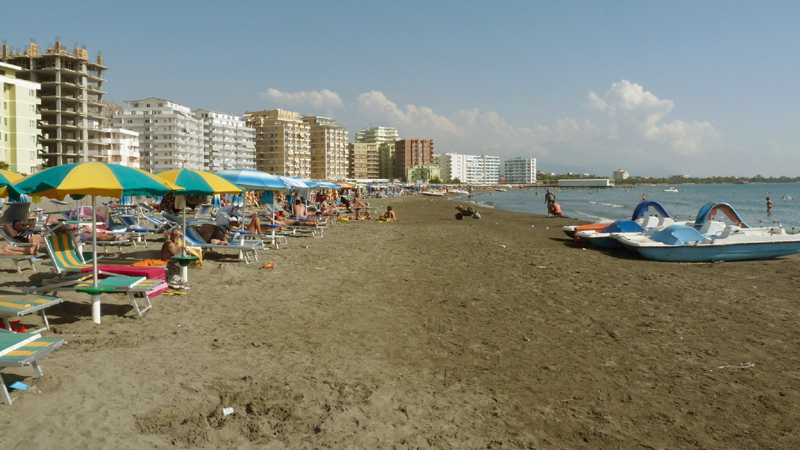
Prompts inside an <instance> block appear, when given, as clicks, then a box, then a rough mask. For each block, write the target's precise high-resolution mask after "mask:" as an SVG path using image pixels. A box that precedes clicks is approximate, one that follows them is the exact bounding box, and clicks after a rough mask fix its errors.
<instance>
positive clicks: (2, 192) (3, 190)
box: [0, 169, 25, 200]
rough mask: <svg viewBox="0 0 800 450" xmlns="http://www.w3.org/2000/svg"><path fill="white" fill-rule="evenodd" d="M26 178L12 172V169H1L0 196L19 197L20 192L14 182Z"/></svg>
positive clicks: (15, 198)
mask: <svg viewBox="0 0 800 450" xmlns="http://www.w3.org/2000/svg"><path fill="white" fill-rule="evenodd" d="M23 178H25V177H24V176H22V175H20V174H18V173H16V172H12V171H10V170H5V169H0V197H7V196H9V195H10V196H11V198H12V199H14V200H17V199H19V194H20V192H19V191H17V189H16V188H15V187H14V184H16V183H18V182H19V180H21V179H23Z"/></svg>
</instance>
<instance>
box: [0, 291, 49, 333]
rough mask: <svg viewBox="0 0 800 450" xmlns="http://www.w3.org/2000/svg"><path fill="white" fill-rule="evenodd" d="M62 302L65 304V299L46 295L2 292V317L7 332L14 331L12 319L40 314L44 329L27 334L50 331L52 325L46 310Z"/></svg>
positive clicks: (0, 298)
mask: <svg viewBox="0 0 800 450" xmlns="http://www.w3.org/2000/svg"><path fill="white" fill-rule="evenodd" d="M61 302H63V299H61V298H60V297H48V296H44V295H34V294H26V293H24V292H15V291H6V290H0V317H2V318H3V324H4V325H5V330H6V331H12V330H13V328H12V323H11V319H12V318H20V317H22V316H26V315H28V314H35V313H37V312H38V313H39V314H41V315H42V321H43V322H44V327H42V328H39V329H38V330H33V331H30V330H28V331H25V332H27V333H39V332H41V331H45V330H49V329H50V323H49V322H48V321H47V315H46V314H45V312H44V310H45V309H46V308H49V307H51V306H53V305H57V304H59V303H61Z"/></svg>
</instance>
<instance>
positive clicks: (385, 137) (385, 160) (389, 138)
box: [356, 127, 405, 180]
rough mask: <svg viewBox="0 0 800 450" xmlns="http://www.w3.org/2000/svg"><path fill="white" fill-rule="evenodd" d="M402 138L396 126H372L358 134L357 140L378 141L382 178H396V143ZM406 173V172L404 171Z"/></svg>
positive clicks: (379, 169)
mask: <svg viewBox="0 0 800 450" xmlns="http://www.w3.org/2000/svg"><path fill="white" fill-rule="evenodd" d="M398 139H400V136H399V135H398V133H397V129H396V128H392V127H371V128H365V129H363V130H361V131H359V132H358V133H357V134H356V142H375V143H378V144H379V145H378V171H379V176H380V178H386V179H389V180H391V179H393V178H394V143H395V141H397V140H398ZM403 173H405V172H403Z"/></svg>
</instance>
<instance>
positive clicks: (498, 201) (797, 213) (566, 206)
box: [454, 184, 800, 229]
mask: <svg viewBox="0 0 800 450" xmlns="http://www.w3.org/2000/svg"><path fill="white" fill-rule="evenodd" d="M669 187H670V186H639V187H627V188H625V187H617V188H613V189H592V190H589V189H564V188H561V189H558V188H556V189H553V192H554V193H555V194H556V200H557V201H558V203H559V204H561V207H562V209H563V210H564V214H566V215H568V216H570V217H573V218H577V219H584V220H588V221H591V222H597V221H608V220H620V219H630V218H631V214H633V210H634V208H636V205H637V204H639V202H641V201H642V194H644V193H646V194H647V199H648V200H656V201H658V202H660V203H661V204H662V205H664V208H665V209H666V210H667V212H668V213H669V214H670V215H671V216H672V217H675V218H676V220H694V218H695V216H697V212H698V211H699V210H700V207H701V206H703V205H704V204H706V203H708V202H726V203H729V204H730V205H731V206H733V208H734V209H735V210H736V211H737V212H738V213H739V215H740V216H742V219H744V221H745V222H747V223H748V224H749V225H750V226H758V224H759V222H760V223H763V224H764V225H767V224H769V225H772V224H773V223H774V222H780V223H781V224H782V225H783V226H784V227H785V228H789V229H791V228H792V227H797V228H798V229H800V184H724V185H688V186H687V185H678V186H675V188H676V189H678V192H664V190H665V189H667V188H669ZM537 192H538V195H536V194H537ZM544 192H545V190H544V189H528V190H527V191H525V190H516V189H514V190H509V191H507V192H492V195H489V194H488V193H476V194H475V195H474V196H473V199H472V201H473V202H474V203H477V204H478V205H482V206H483V207H491V208H497V209H503V210H507V211H517V212H526V213H533V214H542V215H546V214H547V208H546V206H545V204H544ZM766 197H769V198H770V199H771V200H772V204H773V206H772V213H770V214H767V206H766V203H767V201H766ZM784 198H785V200H783V199H784ZM454 199H456V200H457V201H459V202H468V201H469V200H467V199H466V197H454ZM478 209H480V208H478Z"/></svg>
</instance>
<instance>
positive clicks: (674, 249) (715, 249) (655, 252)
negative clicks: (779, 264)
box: [625, 242, 800, 262]
mask: <svg viewBox="0 0 800 450" xmlns="http://www.w3.org/2000/svg"><path fill="white" fill-rule="evenodd" d="M625 247H627V248H628V249H630V250H633V251H636V252H639V254H640V255H642V256H644V257H645V258H647V259H652V260H654V261H666V262H711V261H746V260H752V259H770V258H778V257H781V256H789V255H794V254H797V253H800V242H774V243H773V242H770V243H752V244H727V245H676V246H665V247H639V246H630V245H626V246H625Z"/></svg>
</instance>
